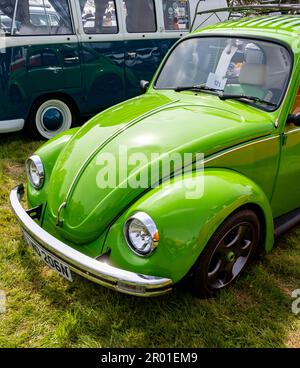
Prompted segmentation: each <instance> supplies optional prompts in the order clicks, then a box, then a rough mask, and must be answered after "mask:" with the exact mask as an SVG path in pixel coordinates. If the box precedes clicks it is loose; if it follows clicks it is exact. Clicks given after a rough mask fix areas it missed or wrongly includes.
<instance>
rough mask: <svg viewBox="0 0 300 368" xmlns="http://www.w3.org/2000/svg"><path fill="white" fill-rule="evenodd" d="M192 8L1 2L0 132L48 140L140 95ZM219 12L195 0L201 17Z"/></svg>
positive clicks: (148, 1) (164, 0) (69, 0)
mask: <svg viewBox="0 0 300 368" xmlns="http://www.w3.org/2000/svg"><path fill="white" fill-rule="evenodd" d="M197 3H198V0H111V1H108V0H0V27H1V29H0V32H1V35H0V132H13V131H18V130H21V129H23V128H24V127H26V128H27V129H29V130H30V132H31V133H33V134H34V135H35V136H36V137H42V138H46V139H49V138H52V137H53V136H55V135H56V134H58V133H60V132H62V131H64V130H66V129H69V128H70V127H71V126H72V124H74V123H75V122H76V120H77V119H79V117H80V116H90V115H94V114H96V113H98V112H99V111H101V110H103V109H105V108H107V107H109V106H111V105H114V104H116V103H118V102H121V101H123V100H125V99H128V98H131V97H133V96H136V95H138V94H139V93H140V85H139V81H140V80H141V79H146V80H150V79H151V78H152V76H153V74H154V72H155V70H156V68H157V66H158V64H159V63H160V61H161V60H162V58H163V57H164V55H165V54H166V52H167V51H168V50H169V48H170V47H171V46H172V45H173V43H174V42H175V41H176V40H177V39H179V38H180V37H182V36H184V35H186V34H187V33H188V32H189V28H190V25H191V20H192V18H193V15H194V13H195V9H196V5H197ZM217 5H218V6H220V5H226V0H207V1H203V0H201V1H200V2H199V7H200V9H205V8H211V7H214V6H217Z"/></svg>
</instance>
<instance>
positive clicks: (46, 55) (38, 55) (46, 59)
mask: <svg viewBox="0 0 300 368" xmlns="http://www.w3.org/2000/svg"><path fill="white" fill-rule="evenodd" d="M57 66H59V60H58V56H57V54H56V53H55V52H54V51H52V50H45V49H43V50H37V51H35V52H34V53H32V54H31V55H30V57H29V67H30V68H31V69H33V68H41V67H43V68H45V67H57Z"/></svg>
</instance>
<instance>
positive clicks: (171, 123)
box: [48, 93, 273, 244]
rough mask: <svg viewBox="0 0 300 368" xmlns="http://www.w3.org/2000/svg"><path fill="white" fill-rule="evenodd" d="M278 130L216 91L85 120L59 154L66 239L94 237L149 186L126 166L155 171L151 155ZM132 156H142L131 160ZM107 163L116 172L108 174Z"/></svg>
mask: <svg viewBox="0 0 300 368" xmlns="http://www.w3.org/2000/svg"><path fill="white" fill-rule="evenodd" d="M178 97H179V98H178ZM240 111H243V115H241V114H240V113H239V112H240ZM272 128H273V124H272V121H271V120H270V117H269V115H268V114H267V113H265V112H263V111H260V110H258V109H255V108H253V107H250V106H249V107H248V106H246V105H242V104H241V103H238V102H236V101H235V102H233V101H231V103H230V102H227V101H219V100H218V99H217V98H216V97H215V96H208V95H207V96H206V95H204V96H203V97H200V96H192V95H190V94H175V93H174V95H172V94H171V97H170V94H169V95H166V94H163V93H161V94H158V93H156V94H154V95H151V94H146V95H144V96H141V97H138V98H135V99H133V100H130V101H128V102H126V103H122V104H120V105H117V106H115V107H113V108H111V109H109V110H107V111H105V112H103V113H101V114H99V115H98V116H96V117H95V118H93V119H92V120H91V121H90V122H88V123H87V124H86V125H84V126H83V127H82V128H81V129H80V130H79V131H78V132H77V133H76V134H75V136H74V137H73V138H72V139H71V141H70V142H69V143H68V144H67V146H66V147H65V148H64V150H63V151H62V153H61V155H60V156H59V158H58V160H57V163H56V165H55V167H54V169H53V172H52V175H51V178H50V182H49V187H48V193H49V194H48V211H49V214H50V217H51V218H52V220H53V222H54V221H56V219H57V215H58V212H59V208H60V207H61V206H62V204H63V203H65V204H66V205H65V208H64V209H63V210H62V213H61V218H62V219H63V226H62V229H61V231H62V234H63V236H64V237H66V238H68V239H69V240H71V241H75V242H77V243H79V244H80V243H86V242H89V241H92V240H94V239H96V238H98V237H99V236H100V235H101V233H102V232H103V231H104V230H105V229H106V228H107V227H108V226H109V225H110V224H111V223H112V222H113V220H114V219H115V218H116V217H117V216H118V215H119V214H120V213H121V212H122V211H123V210H124V209H125V208H126V207H128V206H129V205H130V203H132V202H133V201H134V200H135V198H137V197H138V196H140V195H141V194H142V193H143V192H144V191H145V190H146V189H145V188H132V187H130V185H128V183H126V171H127V172H128V173H132V170H133V168H136V167H137V166H140V168H139V169H138V168H136V170H141V171H142V170H148V169H149V165H151V157H152V156H151V154H153V153H155V154H159V155H162V154H166V153H175V152H176V153H180V154H183V153H203V154H204V155H205V157H207V156H209V155H211V154H214V153H217V152H219V151H222V150H224V149H226V148H229V147H232V146H235V145H237V144H240V143H242V142H245V141H249V140H251V139H255V138H258V137H261V136H264V135H267V134H269V133H270V132H271V131H272ZM126 152H127V155H126ZM140 153H142V154H143V155H146V156H147V157H148V160H149V165H148V167H146V166H147V165H145V164H142V163H141V162H139V156H132V155H134V154H140ZM120 155H121V157H122V158H121V159H120ZM124 156H127V157H129V158H132V159H133V157H134V159H136V160H137V161H136V162H135V163H133V162H130V160H129V162H127V163H126V161H124V158H125V157H124ZM106 160H109V164H108V161H106ZM138 163H139V165H138ZM142 166H143V169H142ZM105 167H106V168H107V167H109V168H110V173H114V172H115V175H114V174H111V175H112V176H110V177H108V175H109V174H107V175H106V176H105V175H103V169H104V168H105ZM124 173H125V177H123V178H121V177H119V176H124ZM119 174H120V175H119ZM115 176H116V183H114V177H115ZM101 177H102V178H105V179H107V180H109V181H110V184H111V185H110V188H101V185H99V182H100V178H101ZM127 178H128V175H127ZM120 182H122V185H121V186H118V184H119V183H120ZM149 186H150V184H149Z"/></svg>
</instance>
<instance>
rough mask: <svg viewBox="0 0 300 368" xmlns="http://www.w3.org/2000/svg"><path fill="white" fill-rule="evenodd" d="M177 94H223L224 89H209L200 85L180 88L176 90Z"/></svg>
mask: <svg viewBox="0 0 300 368" xmlns="http://www.w3.org/2000/svg"><path fill="white" fill-rule="evenodd" d="M174 91H175V92H182V91H204V92H205V91H208V92H223V90H222V89H217V88H210V87H207V86H206V85H205V84H198V85H194V86H179V87H176V88H174Z"/></svg>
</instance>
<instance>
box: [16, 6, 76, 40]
mask: <svg viewBox="0 0 300 368" xmlns="http://www.w3.org/2000/svg"><path fill="white" fill-rule="evenodd" d="M16 4H17V9H16V18H15V22H14V30H13V34H14V35H15V36H38V35H69V34H72V33H73V29H72V28H73V27H72V20H71V13H70V9H69V4H68V0H40V1H36V0H22V1H18V2H17V3H16Z"/></svg>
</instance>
